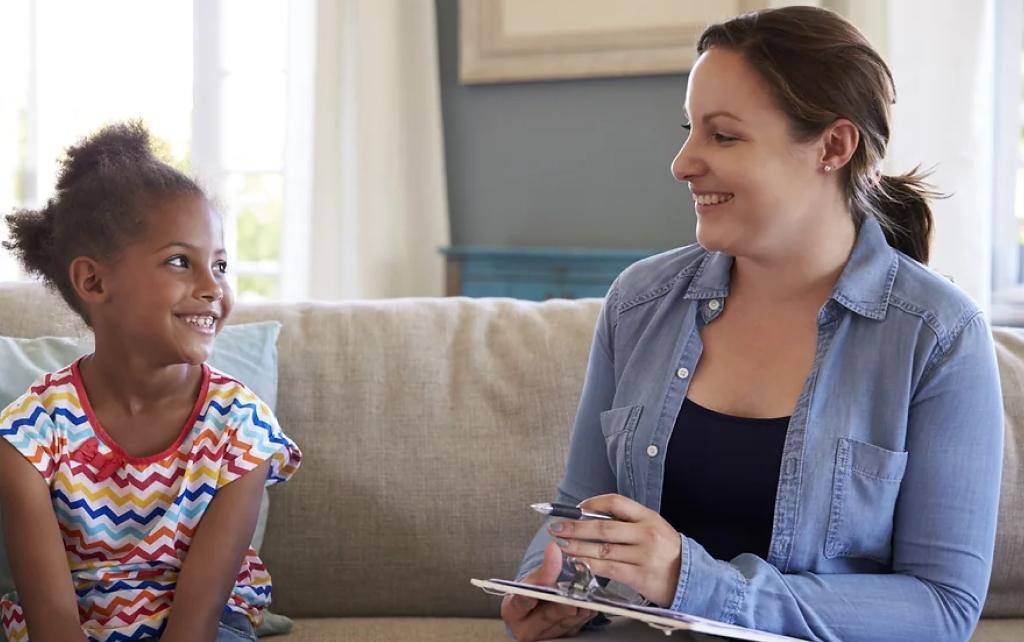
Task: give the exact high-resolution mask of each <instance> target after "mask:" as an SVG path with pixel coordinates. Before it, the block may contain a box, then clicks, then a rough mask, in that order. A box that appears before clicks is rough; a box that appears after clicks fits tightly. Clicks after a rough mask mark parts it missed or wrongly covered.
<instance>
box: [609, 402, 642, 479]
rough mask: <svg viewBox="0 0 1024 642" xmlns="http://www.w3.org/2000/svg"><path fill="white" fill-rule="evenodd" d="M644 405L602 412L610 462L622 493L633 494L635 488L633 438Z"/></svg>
mask: <svg viewBox="0 0 1024 642" xmlns="http://www.w3.org/2000/svg"><path fill="white" fill-rule="evenodd" d="M643 409H644V407H643V406H642V405H637V406H623V407H621V408H612V409H611V410H606V411H604V412H602V413H601V433H602V434H603V435H604V441H605V447H606V448H607V449H608V464H609V465H610V466H611V467H612V470H614V471H615V479H616V481H617V482H618V489H619V492H620V493H623V494H626V495H630V496H631V495H632V494H633V489H634V488H635V481H634V476H633V461H632V456H631V455H632V452H633V438H634V437H635V436H636V426H637V423H639V421H640V413H641V412H643Z"/></svg>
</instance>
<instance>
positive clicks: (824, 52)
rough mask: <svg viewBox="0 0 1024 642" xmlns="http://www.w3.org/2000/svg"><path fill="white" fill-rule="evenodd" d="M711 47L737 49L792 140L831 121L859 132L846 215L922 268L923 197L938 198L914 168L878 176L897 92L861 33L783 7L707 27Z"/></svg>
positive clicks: (928, 226) (824, 13)
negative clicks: (873, 222)
mask: <svg viewBox="0 0 1024 642" xmlns="http://www.w3.org/2000/svg"><path fill="white" fill-rule="evenodd" d="M712 47H723V48H727V49H730V50H733V51H736V52H737V53H739V54H740V55H742V56H743V57H744V59H745V60H746V61H747V63H748V64H750V65H751V66H753V68H754V69H756V70H757V72H758V73H759V74H760V75H761V76H762V77H763V78H764V79H765V80H766V81H767V82H768V84H769V86H770V87H771V90H772V92H773V93H774V96H775V99H776V101H777V102H778V104H779V106H780V107H781V108H782V110H783V111H784V112H785V113H786V115H787V116H788V118H789V121H790V125H791V128H792V132H793V137H794V138H795V139H796V140H798V141H809V140H812V139H813V138H815V137H817V136H819V135H821V133H822V132H824V131H825V128H826V127H828V126H829V125H830V124H832V123H833V122H835V120H836V119H837V118H846V119H847V120H849V121H850V122H852V123H853V124H854V125H855V126H856V127H857V129H858V131H859V132H860V141H859V142H858V144H857V149H856V151H854V153H853V157H852V158H851V159H850V162H849V164H848V165H847V167H846V168H845V171H844V173H843V176H844V177H845V178H846V197H847V202H848V204H849V207H850V211H851V213H852V214H853V216H854V217H855V220H856V222H857V223H858V224H859V223H860V222H861V221H863V220H864V219H865V218H866V217H868V216H873V217H874V218H876V219H877V220H878V222H879V223H880V224H881V226H882V229H883V230H884V231H885V237H886V240H887V241H888V242H889V245H891V246H892V247H894V248H896V249H897V250H900V251H901V252H903V253H904V254H906V255H908V256H910V257H911V258H913V259H916V260H917V261H920V262H921V263H927V262H928V246H929V244H930V241H931V232H932V212H931V208H930V207H929V206H928V199H929V198H937V197H941V196H942V195H941V194H939V193H937V192H935V191H934V190H933V189H932V188H931V187H930V186H929V185H928V184H927V183H925V182H924V179H925V178H926V175H924V174H922V173H920V171H919V168H915V169H914V170H912V171H911V172H909V173H907V174H903V175H901V176H883V175H882V174H881V170H880V166H881V162H882V159H883V158H884V157H885V150H886V146H887V145H888V144H889V118H890V112H889V106H890V105H891V104H893V103H894V102H895V101H896V87H895V85H894V83H893V79H892V72H890V71H889V67H888V65H886V64H885V61H884V60H882V57H881V56H879V55H878V52H876V51H875V50H874V49H873V48H872V47H871V44H870V43H869V42H868V41H867V39H866V38H865V37H864V36H863V34H861V33H860V31H858V30H857V28H856V27H854V26H853V25H851V24H850V23H849V22H847V21H846V20H844V19H843V18H841V17H840V16H838V15H837V14H835V13H833V12H831V11H828V10H826V9H818V8H816V7H783V8H780V9H766V10H763V11H757V12H754V13H747V14H744V15H741V16H737V17H736V18H732V19H730V20H727V21H725V22H722V23H719V24H715V25H712V26H710V27H708V28H707V29H706V30H705V31H704V33H703V34H701V36H700V39H699V40H698V41H697V52H698V53H699V54H702V53H704V52H705V51H707V50H708V49H710V48H712Z"/></svg>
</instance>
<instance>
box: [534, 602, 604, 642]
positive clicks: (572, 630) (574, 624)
mask: <svg viewBox="0 0 1024 642" xmlns="http://www.w3.org/2000/svg"><path fill="white" fill-rule="evenodd" d="M569 608H572V609H573V611H575V612H574V613H573V614H572V615H570V616H567V617H564V618H562V619H561V620H559V621H557V622H553V623H552V624H551V626H549V627H548V628H546V629H544V630H543V631H541V632H540V635H539V637H538V638H537V639H538V640H553V639H555V638H560V637H564V636H567V635H575V634H576V633H578V632H579V630H580V629H582V628H583V626H584V625H585V624H586V623H587V622H588V621H589V620H590V618H592V617H594V613H593V612H592V611H588V610H587V609H576V608H574V607H569Z"/></svg>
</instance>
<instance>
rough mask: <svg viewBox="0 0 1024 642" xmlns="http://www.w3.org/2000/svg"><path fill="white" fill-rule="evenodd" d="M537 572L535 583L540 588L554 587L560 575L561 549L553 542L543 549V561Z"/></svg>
mask: <svg viewBox="0 0 1024 642" xmlns="http://www.w3.org/2000/svg"><path fill="white" fill-rule="evenodd" d="M537 570H538V571H539V573H538V577H537V583H538V584H540V585H541V586H554V585H555V583H556V582H557V581H558V576H559V575H561V574H562V549H560V548H558V546H557V545H556V544H555V543H554V542H549V543H548V546H547V548H545V549H544V561H543V562H541V565H540V568H539V569H537Z"/></svg>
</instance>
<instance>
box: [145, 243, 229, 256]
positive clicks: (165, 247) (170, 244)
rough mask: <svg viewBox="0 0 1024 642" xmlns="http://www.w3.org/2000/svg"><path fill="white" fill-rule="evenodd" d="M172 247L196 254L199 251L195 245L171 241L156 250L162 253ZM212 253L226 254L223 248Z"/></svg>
mask: <svg viewBox="0 0 1024 642" xmlns="http://www.w3.org/2000/svg"><path fill="white" fill-rule="evenodd" d="M172 247H183V248H185V249H186V250H192V251H193V252H198V251H199V247H198V246H196V245H192V244H191V243H185V242H184V241H171V242H170V243H168V244H167V245H165V246H163V247H162V248H160V249H159V250H157V252H163V251H164V250H166V249H169V248H172ZM213 253H214V254H227V253H228V252H227V250H225V249H224V248H222V247H220V248H217V249H216V250H214V251H213Z"/></svg>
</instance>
